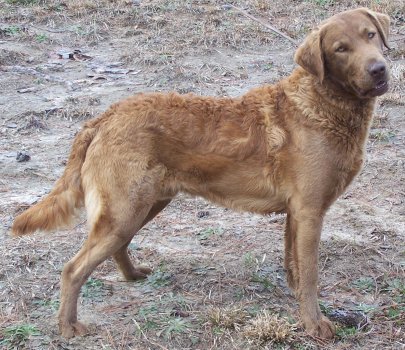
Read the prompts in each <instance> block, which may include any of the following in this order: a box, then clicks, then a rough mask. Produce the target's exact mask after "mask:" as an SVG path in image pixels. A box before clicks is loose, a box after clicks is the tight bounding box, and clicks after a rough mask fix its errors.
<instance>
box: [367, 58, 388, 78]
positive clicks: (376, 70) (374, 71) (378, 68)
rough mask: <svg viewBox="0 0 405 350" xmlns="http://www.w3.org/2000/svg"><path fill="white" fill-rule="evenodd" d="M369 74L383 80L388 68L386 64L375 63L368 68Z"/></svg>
mask: <svg viewBox="0 0 405 350" xmlns="http://www.w3.org/2000/svg"><path fill="white" fill-rule="evenodd" d="M367 70H368V72H369V73H370V75H371V76H372V77H373V78H382V77H383V76H384V75H385V71H386V67H385V63H384V62H374V63H371V64H370V65H369V66H368V69H367Z"/></svg>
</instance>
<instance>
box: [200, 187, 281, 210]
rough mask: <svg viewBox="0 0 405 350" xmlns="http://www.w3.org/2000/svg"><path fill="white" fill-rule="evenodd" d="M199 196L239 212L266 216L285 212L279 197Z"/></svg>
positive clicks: (211, 194)
mask: <svg viewBox="0 0 405 350" xmlns="http://www.w3.org/2000/svg"><path fill="white" fill-rule="evenodd" d="M199 195H200V196H201V197H203V198H205V199H208V200H209V201H211V202H213V203H216V204H219V205H221V206H223V207H226V208H230V209H233V210H237V211H247V212H252V213H257V214H262V215H266V214H271V213H281V212H284V210H285V203H284V201H283V200H281V199H280V198H278V197H277V196H273V197H267V198H263V197H254V196H244V195H242V194H241V195H240V196H236V195H233V196H230V195H227V194H225V193H223V194H218V193H214V192H208V193H203V194H199Z"/></svg>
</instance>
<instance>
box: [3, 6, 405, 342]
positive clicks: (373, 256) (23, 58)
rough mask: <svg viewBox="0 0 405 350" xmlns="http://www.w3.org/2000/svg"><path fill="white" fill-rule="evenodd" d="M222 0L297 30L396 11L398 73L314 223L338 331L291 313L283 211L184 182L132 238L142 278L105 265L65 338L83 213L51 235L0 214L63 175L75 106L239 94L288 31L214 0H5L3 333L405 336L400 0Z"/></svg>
mask: <svg viewBox="0 0 405 350" xmlns="http://www.w3.org/2000/svg"><path fill="white" fill-rule="evenodd" d="M231 3H232V4H233V5H235V6H238V7H240V8H243V9H244V10H246V11H247V12H249V13H250V14H251V15H253V16H255V17H257V18H259V19H261V20H262V21H265V22H266V23H270V24H271V25H273V26H274V27H276V28H278V29H279V30H281V31H282V32H283V33H285V34H287V35H288V36H290V37H292V38H293V39H295V40H297V41H298V42H299V41H301V40H302V39H303V37H304V36H305V34H306V33H308V31H309V30H310V28H312V27H314V26H315V25H316V24H317V23H319V22H320V21H321V20H322V19H324V18H327V17H328V16H330V15H332V14H334V13H336V12H339V11H341V10H344V9H347V8H354V7H358V6H367V7H370V8H372V9H374V10H377V11H381V12H385V13H387V14H389V15H390V17H391V37H390V45H391V50H390V51H388V52H387V57H388V61H389V64H390V68H391V76H392V83H391V88H390V91H389V92H388V93H387V94H386V95H384V96H383V97H381V98H380V99H379V104H378V108H377V110H376V113H375V118H374V122H373V126H372V129H371V132H370V138H369V141H368V143H367V160H366V162H365V165H364V168H363V171H362V172H361V174H360V175H359V176H358V178H357V179H356V180H355V182H354V184H353V185H352V186H351V187H350V189H349V190H348V191H347V192H346V193H345V194H344V195H343V196H342V197H341V198H340V199H339V200H338V201H337V202H336V203H335V204H334V205H333V207H332V208H331V210H330V211H329V213H328V215H327V217H326V220H325V227H324V230H323V236H322V242H321V248H320V282H319V295H320V302H321V306H322V309H323V311H324V312H325V314H327V315H329V316H330V317H331V318H332V319H333V320H334V321H335V322H336V325H337V328H338V333H337V337H336V338H335V339H334V340H333V341H331V342H322V341H320V340H317V339H313V338H311V337H310V336H309V335H307V334H306V333H305V331H304V330H303V329H302V327H301V324H300V320H299V315H298V312H297V304H296V301H295V299H294V298H293V295H292V293H291V291H290V290H289V289H288V288H287V286H286V282H285V274H284V271H283V259H282V257H283V224H284V220H285V217H284V216H282V215H279V216H269V217H260V216H257V215H252V214H246V213H235V212H232V211H230V210H227V209H224V208H219V207H216V206H213V205H212V204H210V203H207V202H205V201H203V200H201V199H198V198H191V197H187V196H180V197H179V198H178V199H177V200H175V201H173V202H172V204H171V205H170V206H169V207H168V208H166V209H165V210H164V212H162V213H161V214H159V216H158V217H157V218H156V219H155V220H154V221H153V222H151V223H150V224H149V225H148V226H147V227H145V228H144V229H143V230H142V231H141V232H140V233H139V234H138V235H137V236H136V237H135V238H134V240H133V242H132V243H131V245H130V249H131V255H132V257H133V259H134V260H137V261H140V262H141V263H142V264H145V265H148V266H151V267H153V268H154V273H153V274H152V275H151V276H150V278H149V279H148V280H146V281H144V282H137V283H129V282H124V281H123V280H122V278H121V276H120V275H119V274H118V272H117V270H116V268H115V266H114V264H113V262H112V261H110V260H109V261H106V262H105V263H103V264H102V265H101V266H99V267H98V268H97V269H96V271H95V272H94V273H93V275H92V276H91V278H90V279H89V281H88V282H87V283H86V284H85V285H84V286H83V288H82V291H81V298H80V303H79V304H80V305H79V318H80V319H81V320H83V321H84V322H85V323H87V324H89V325H90V332H89V334H88V335H86V336H84V337H77V338H73V339H71V340H66V339H64V338H62V337H61V336H60V335H59V333H58V329H57V321H56V316H57V308H58V304H59V288H60V273H61V269H62V267H63V265H64V263H66V262H67V261H68V260H69V259H70V258H71V257H72V256H73V255H74V254H75V253H76V252H77V251H78V249H79V247H80V246H81V244H82V243H83V241H84V240H85V238H86V224H85V220H84V216H82V217H81V218H80V220H79V221H78V222H77V223H76V225H75V226H74V227H71V228H69V229H66V230H64V231H58V232H55V233H52V234H41V233H39V234H35V235H32V236H27V237H24V238H11V237H10V236H9V230H10V226H11V224H12V221H13V218H14V217H15V216H16V214H18V213H19V212H21V211H22V210H23V209H25V208H27V207H28V206H30V205H31V204H33V203H35V202H36V201H38V200H39V199H40V198H41V197H42V196H43V195H45V194H46V193H47V192H49V190H50V189H51V188H52V185H53V183H54V181H55V180H56V179H57V178H58V177H59V176H60V175H61V173H62V171H63V168H64V165H65V164H66V159H67V157H68V153H69V148H70V145H71V143H72V139H73V137H74V135H75V133H76V132H77V131H78V130H79V129H80V127H81V125H82V124H83V122H84V121H85V120H86V119H89V118H91V117H93V116H96V115H97V114H98V113H100V112H101V111H103V110H105V109H106V108H107V107H108V106H109V105H110V104H111V103H113V102H115V101H118V100H119V99H121V98H123V97H125V96H129V95H132V94H134V93H137V92H140V91H169V90H176V91H179V92H182V93H186V92H193V93H196V94H203V95H216V96H224V95H228V96H237V95H240V94H243V93H244V92H246V91H247V90H249V89H250V88H251V87H253V86H257V85H260V84H266V83H272V82H275V81H277V80H279V79H280V78H281V77H283V76H286V75H288V74H289V73H290V72H291V71H292V69H293V68H294V66H295V64H294V62H293V53H294V50H295V47H294V44H293V43H291V42H289V41H288V40H286V39H284V38H282V37H280V36H278V35H276V34H274V33H273V32H272V31H271V30H269V29H267V28H266V27H265V26H263V25H262V24H260V23H257V22H255V21H253V20H252V19H250V18H247V17H246V16H244V15H243V14H241V13H239V12H238V11H237V10H236V9H234V8H232V7H231V6H229V5H226V4H225V3H223V2H221V1H216V0H207V1H197V0H184V1H181V0H173V1H168V0H150V1H147V0H138V1H137V0H132V1H131V0H126V1H123V0H118V1H107V0H98V1H90V0H84V1H79V0H72V1H57V0H49V1H40V0H6V1H5V0H0V72H1V73H0V90H1V95H0V140H1V143H0V220H1V225H0V230H1V232H0V239H1V247H0V254H1V259H0V348H5V349H24V348H26V349H266V348H267V349H273V348H274V349H316V348H325V349H401V348H402V349H403V348H404V347H405V345H404V344H405V337H404V334H405V333H404V328H405V320H404V313H405V296H404V294H405V278H404V268H405V248H404V243H403V242H404V237H405V205H404V201H405V188H404V183H405V171H404V170H405V169H404V168H405V147H404V141H405V121H404V109H405V107H404V105H405V89H404V86H405V75H404V74H405V60H404V54H405V41H404V40H405V26H404V25H405V22H404V4H403V2H402V1H399V0H398V1H395V0H380V1H377V0H374V1H350V2H349V1H339V2H338V1H334V0H307V1H294V0H283V1H281V0H276V1H271V2H270V1H264V0H255V1H239V0H238V1H232V2H231ZM17 154H18V157H17ZM17 158H18V159H17Z"/></svg>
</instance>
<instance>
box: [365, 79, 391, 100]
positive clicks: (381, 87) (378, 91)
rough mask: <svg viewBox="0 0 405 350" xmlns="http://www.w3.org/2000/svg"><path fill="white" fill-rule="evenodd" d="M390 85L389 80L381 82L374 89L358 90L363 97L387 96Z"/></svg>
mask: <svg viewBox="0 0 405 350" xmlns="http://www.w3.org/2000/svg"><path fill="white" fill-rule="evenodd" d="M388 88H389V85H388V81H387V80H381V81H379V82H378V83H377V84H375V86H374V87H373V88H372V89H368V90H361V89H359V90H358V93H359V95H360V96H361V97H377V96H381V95H383V94H385V93H386V92H387V91H388Z"/></svg>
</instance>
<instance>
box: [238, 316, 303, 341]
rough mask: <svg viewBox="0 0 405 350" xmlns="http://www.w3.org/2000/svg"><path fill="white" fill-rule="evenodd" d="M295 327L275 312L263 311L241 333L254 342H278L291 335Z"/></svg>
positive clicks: (285, 339)
mask: <svg viewBox="0 0 405 350" xmlns="http://www.w3.org/2000/svg"><path fill="white" fill-rule="evenodd" d="M294 330H295V327H294V326H293V325H292V324H291V323H289V322H288V321H287V320H286V319H284V318H281V317H280V316H278V315H277V314H270V313H269V312H268V311H263V312H262V313H260V314H259V315H258V316H256V317H255V318H254V319H252V320H251V321H250V322H249V324H248V325H247V326H246V327H245V328H244V330H243V335H244V336H245V337H247V338H249V339H250V340H253V341H254V342H259V343H270V344H271V343H280V342H285V341H287V340H288V339H289V338H291V337H292V333H293V331H294Z"/></svg>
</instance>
